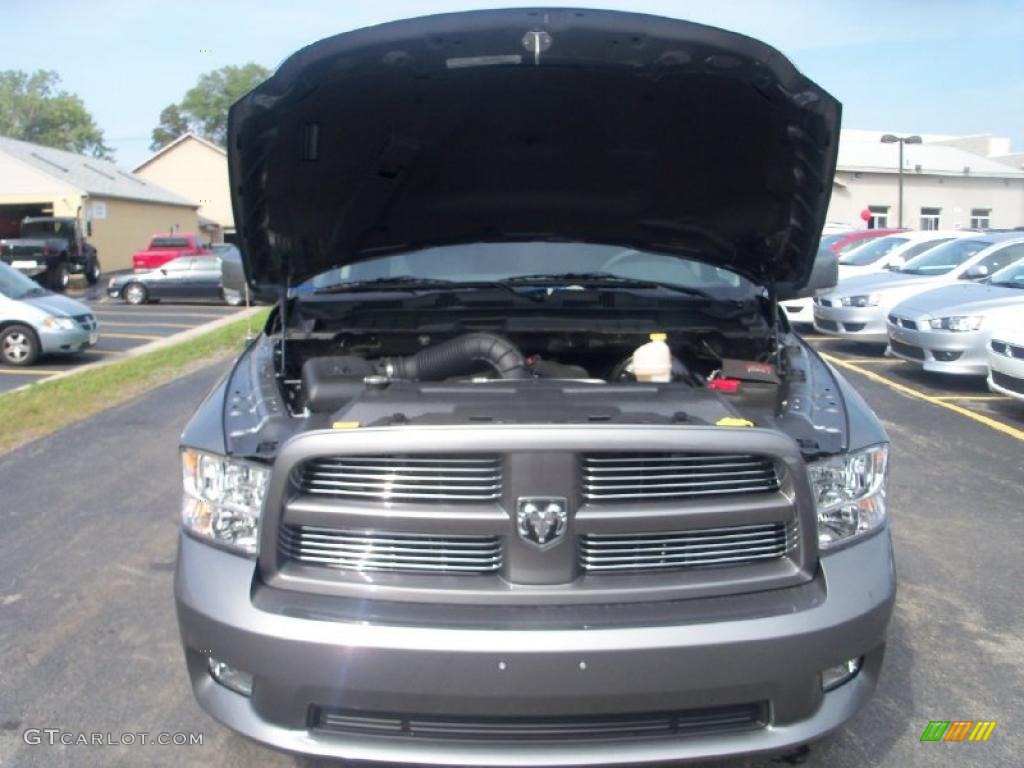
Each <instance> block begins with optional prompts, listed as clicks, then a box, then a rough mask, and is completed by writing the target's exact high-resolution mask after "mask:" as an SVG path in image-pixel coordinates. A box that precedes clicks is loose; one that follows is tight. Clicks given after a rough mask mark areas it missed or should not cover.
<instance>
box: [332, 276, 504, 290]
mask: <svg viewBox="0 0 1024 768" xmlns="http://www.w3.org/2000/svg"><path fill="white" fill-rule="evenodd" d="M505 287H506V286H504V285H502V284H501V283H492V282H474V281H472V280H469V281H459V280H443V279H440V278H435V277H412V276H409V275H399V276H397V277H378V278H375V279H373V280H353V281H351V282H347V283H337V284H335V285H326V286H324V287H323V288H317V289H316V290H314V291H313V293H348V292H350V291H351V292H357V291H376V290H385V291H387V290H402V289H407V290H415V289H417V288H427V289H430V288H441V289H452V290H462V289H464V288H505Z"/></svg>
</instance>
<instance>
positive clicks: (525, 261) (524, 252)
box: [303, 242, 756, 296]
mask: <svg viewBox="0 0 1024 768" xmlns="http://www.w3.org/2000/svg"><path fill="white" fill-rule="evenodd" d="M566 273H573V274H593V273H607V274H609V275H613V276H615V277H620V278H627V279H632V280H648V281H652V282H658V283H665V284H669V285H674V286H681V287H686V288H693V289H699V290H701V291H707V292H711V293H716V292H724V293H725V294H726V295H729V296H734V295H737V294H742V295H747V294H750V293H751V292H753V291H755V290H756V287H755V286H754V284H753V283H751V282H750V281H748V280H746V279H744V278H742V277H740V276H739V275H737V274H735V273H734V272H729V271H728V270H725V269H720V268H718V267H712V266H710V265H708V264H704V263H702V262H698V261H692V260H690V259H684V258H680V257H678V256H667V255H664V254H658V253H649V252H646V251H635V250H630V249H623V248H621V247H618V246H609V245H592V244H587V243H549V242H538V243H474V244H470V245H454V246H444V247H441V248H427V249H425V250H422V251H413V252H410V253H402V254H395V255H391V256H381V257H379V258H376V259H368V260H366V261H361V262H358V263H356V264H349V265H346V266H344V267H341V268H338V269H332V270H329V271H327V272H323V273H321V274H319V275H317V276H316V277H313V278H311V279H310V280H307V281H306V282H305V283H304V284H303V286H305V287H306V289H321V288H325V287H329V286H335V285H341V284H344V283H346V282H362V281H367V280H381V279H389V278H396V277H408V278H412V279H424V280H452V281H456V282H467V283H472V282H485V281H486V282H496V281H503V280H510V279H514V278H522V277H526V276H533V275H562V274H566ZM567 282H571V281H567Z"/></svg>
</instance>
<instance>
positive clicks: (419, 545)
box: [278, 525, 502, 574]
mask: <svg viewBox="0 0 1024 768" xmlns="http://www.w3.org/2000/svg"><path fill="white" fill-rule="evenodd" d="M278 545H279V548H280V552H281V554H282V555H283V556H284V557H286V558H288V559H290V560H294V561H296V562H299V563H303V564H307V565H316V566H321V567H325V568H337V569H340V570H349V571H358V572H362V571H392V572H395V573H403V572H404V573H416V572H419V573H437V574H444V573H458V574H483V573H493V572H494V571H497V570H498V569H500V568H501V563H502V549H501V541H500V539H499V538H498V537H497V536H454V535H453V536H448V535H445V536H430V535H427V534H418V533H370V532H362V531H342V530H336V529H333V528H319V527H316V526H292V525H285V526H283V527H282V528H281V532H280V535H279V536H278Z"/></svg>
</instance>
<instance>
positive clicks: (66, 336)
mask: <svg viewBox="0 0 1024 768" xmlns="http://www.w3.org/2000/svg"><path fill="white" fill-rule="evenodd" d="M36 333H37V334H38V336H39V343H40V345H41V347H42V351H43V354H48V355H68V354H73V353H75V352H81V351H83V350H85V349H88V348H89V347H91V346H94V345H95V344H96V342H97V341H98V340H99V335H98V334H97V332H96V331H90V330H88V329H86V328H74V329H72V330H70V331H66V330H63V329H52V328H40V327H37V328H36Z"/></svg>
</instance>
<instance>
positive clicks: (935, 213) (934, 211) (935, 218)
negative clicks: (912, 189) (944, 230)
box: [921, 208, 942, 230]
mask: <svg viewBox="0 0 1024 768" xmlns="http://www.w3.org/2000/svg"><path fill="white" fill-rule="evenodd" d="M941 213H942V209H941V208H922V209H921V229H925V230H928V229H938V228H939V214H941Z"/></svg>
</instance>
